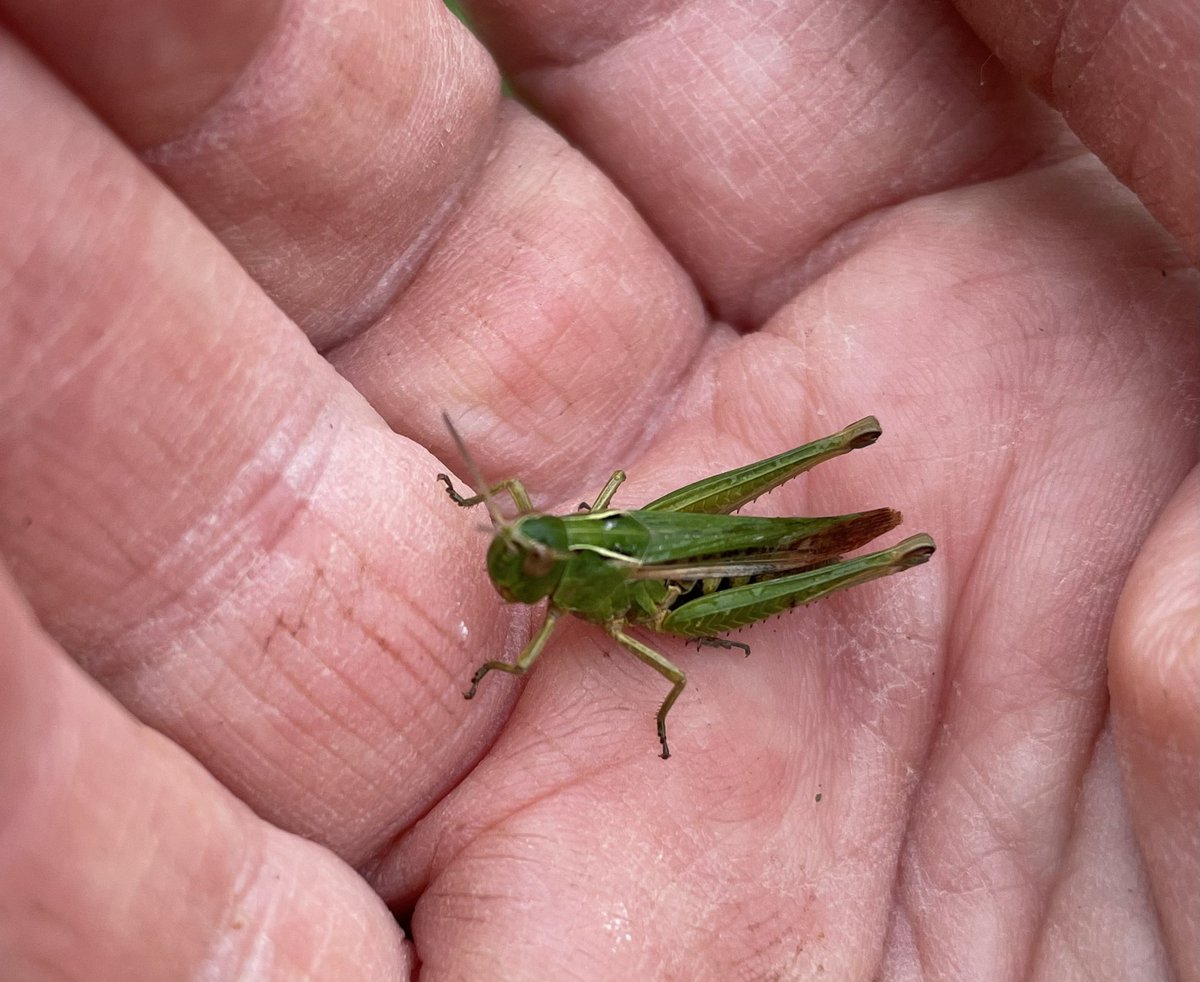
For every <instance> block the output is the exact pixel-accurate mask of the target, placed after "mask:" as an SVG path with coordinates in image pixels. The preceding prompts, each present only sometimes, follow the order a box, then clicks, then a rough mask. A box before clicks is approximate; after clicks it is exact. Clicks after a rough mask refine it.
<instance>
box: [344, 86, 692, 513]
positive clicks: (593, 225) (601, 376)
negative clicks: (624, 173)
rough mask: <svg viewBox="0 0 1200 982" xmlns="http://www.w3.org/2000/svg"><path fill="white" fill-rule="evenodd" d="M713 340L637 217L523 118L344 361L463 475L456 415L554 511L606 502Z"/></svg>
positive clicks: (515, 116)
mask: <svg viewBox="0 0 1200 982" xmlns="http://www.w3.org/2000/svg"><path fill="white" fill-rule="evenodd" d="M706 330H707V324H706V321H705V318H704V315H703V311H702V309H701V307H700V304H699V301H698V299H697V297H696V294H695V291H694V290H693V288H692V286H691V284H690V283H689V282H688V281H687V279H686V277H685V276H683V274H682V273H681V271H680V270H679V268H678V266H677V265H676V264H675V262H674V260H673V259H672V258H671V256H670V255H669V254H668V253H667V251H666V250H665V249H663V247H662V245H661V244H660V243H659V242H657V241H656V240H655V239H654V237H653V236H652V235H651V234H650V231H649V230H648V229H647V228H646V226H645V224H644V223H643V222H642V221H641V219H640V218H639V217H638V215H637V214H636V212H635V211H634V210H633V208H631V207H630V205H629V202H628V201H626V200H625V199H624V198H623V197H622V196H621V195H620V194H619V193H618V192H617V191H616V190H615V189H614V188H613V187H612V186H611V185H610V184H609V183H608V182H607V181H606V180H604V179H603V178H602V177H601V176H600V175H599V174H597V172H596V170H595V168H594V167H593V166H592V165H591V164H589V163H588V162H587V160H585V159H584V158H583V157H582V156H581V155H580V154H579V153H578V152H576V151H574V150H572V149H571V148H569V147H568V146H566V145H565V144H564V143H563V141H562V139H561V138H560V137H558V136H557V135H555V134H554V133H552V132H550V131H549V130H548V129H547V128H546V126H545V124H544V123H542V122H540V121H538V120H535V119H533V118H532V117H530V116H529V114H528V113H527V112H526V111H524V110H523V109H520V108H518V107H512V108H510V109H509V110H508V111H506V112H505V113H504V114H503V115H502V120H501V124H500V126H499V128H498V129H497V132H496V148H495V152H494V154H493V156H492V157H491V159H490V160H489V162H488V164H487V166H486V167H485V169H484V171H483V173H482V174H481V175H480V178H479V181H478V184H477V186H476V187H475V188H474V189H473V190H472V191H471V193H470V195H469V196H468V198H467V199H466V200H465V201H464V203H463V208H462V210H461V211H460V212H459V214H458V215H457V216H456V217H455V219H454V220H453V221H452V222H451V224H450V226H449V228H448V229H447V231H446V234H445V235H444V236H443V238H442V241H441V242H440V243H439V244H438V246H437V248H436V249H435V250H434V252H433V254H432V255H431V256H430V258H429V261H428V262H427V263H426V264H425V266H424V267H423V268H422V270H421V272H420V273H419V274H418V276H417V277H416V279H415V280H414V281H413V283H412V284H411V286H410V287H409V289H408V290H407V291H406V292H405V294H404V296H403V297H401V298H399V299H398V300H397V301H396V303H395V304H394V305H393V307H392V308H391V310H389V311H388V313H387V314H385V315H384V316H383V317H381V318H380V320H379V321H378V322H377V323H376V324H374V325H373V326H372V327H371V328H369V329H368V330H366V331H364V332H363V333H362V334H360V335H359V336H358V337H356V338H355V339H353V340H352V341H349V342H347V343H346V344H344V345H342V346H341V347H339V348H337V349H335V350H332V351H331V352H329V357H330V360H331V361H332V363H333V364H334V365H335V366H336V367H337V368H338V369H339V371H341V372H342V373H343V374H345V376H346V377H347V378H348V379H350V380H351V381H352V382H354V384H355V386H356V387H357V388H358V389H359V391H361V392H362V393H363V394H364V395H365V396H366V397H367V398H368V399H369V400H370V401H371V403H372V405H373V406H375V407H376V408H377V409H378V410H379V412H380V413H381V414H382V415H383V416H384V418H385V419H387V420H388V422H389V423H390V424H391V425H392V426H393V428H395V429H397V430H399V431H400V432H403V433H406V434H410V435H413V436H414V437H417V438H419V439H420V441H421V442H422V443H425V444H426V445H428V446H429V447H430V448H431V449H432V450H434V452H435V453H437V454H438V455H439V456H442V457H443V458H446V459H452V457H451V455H452V454H453V448H452V445H451V443H450V440H449V437H448V435H447V433H446V429H445V427H444V426H443V425H442V421H441V418H440V415H441V412H442V411H446V412H448V413H449V414H450V416H451V417H452V418H453V419H454V421H455V425H456V426H457V427H458V428H459V429H460V430H461V431H462V433H463V435H464V437H465V438H466V441H467V444H468V446H469V447H471V448H472V449H473V451H474V453H475V454H476V456H477V457H478V458H479V463H480V466H481V467H482V468H483V471H484V473H485V475H486V476H488V477H489V478H490V479H493V480H500V479H503V478H507V477H519V478H521V479H522V480H525V481H528V482H529V486H530V487H531V488H532V489H535V490H536V491H537V492H538V493H539V494H540V495H542V496H544V497H542V499H541V500H543V501H546V502H553V501H557V500H559V499H561V498H569V497H574V496H578V495H584V496H586V495H588V494H592V493H594V488H593V486H596V487H598V486H599V485H600V484H601V483H603V481H604V480H605V479H606V478H607V477H608V474H609V473H611V471H612V467H613V466H615V465H613V464H612V462H613V461H614V460H616V461H623V460H626V459H628V456H629V455H630V453H631V452H633V451H634V450H635V449H636V448H637V447H638V446H639V444H640V443H642V442H643V441H644V440H645V438H646V423H645V421H646V419H647V418H650V419H653V418H655V417H657V416H660V415H661V414H662V413H663V411H664V409H665V408H666V407H667V406H669V405H670V404H671V403H672V401H673V400H674V399H675V398H676V397H677V394H678V389H679V386H680V384H681V380H682V379H683V378H685V377H686V375H687V374H688V372H689V371H691V370H692V369H693V368H694V365H695V360H696V358H697V355H698V352H699V351H700V350H701V349H702V348H703V346H704V344H705V343H706V340H707V333H706ZM606 468H607V470H606Z"/></svg>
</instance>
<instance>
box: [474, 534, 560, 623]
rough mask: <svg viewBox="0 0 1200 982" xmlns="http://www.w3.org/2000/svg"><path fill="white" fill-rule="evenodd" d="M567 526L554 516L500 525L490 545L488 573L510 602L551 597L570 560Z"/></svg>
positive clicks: (534, 601) (502, 594)
mask: <svg viewBox="0 0 1200 982" xmlns="http://www.w3.org/2000/svg"><path fill="white" fill-rule="evenodd" d="M566 555H567V529H566V526H565V525H564V524H563V522H562V519H560V518H555V517H554V516H553V515H525V516H523V517H521V518H518V519H517V520H516V521H514V522H512V523H511V524H509V523H506V524H503V525H500V526H499V527H498V528H497V530H496V537H495V538H494V539H492V544H491V546H490V547H489V548H488V556H487V566H488V575H489V576H490V577H491V578H492V583H493V584H494V585H495V587H496V592H497V593H499V594H500V596H502V597H503V598H504V599H505V600H507V601H509V602H510V603H514V602H515V603H523V604H532V603H537V602H538V601H539V600H541V599H542V598H543V597H548V596H550V594H551V593H553V592H554V588H555V587H556V586H558V581H559V579H560V578H561V577H562V573H563V569H564V568H565V566H566V563H567V560H566V558H565V557H566Z"/></svg>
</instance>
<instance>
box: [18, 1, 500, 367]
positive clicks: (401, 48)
mask: <svg viewBox="0 0 1200 982" xmlns="http://www.w3.org/2000/svg"><path fill="white" fill-rule="evenodd" d="M0 10H2V11H3V12H4V14H5V15H6V17H7V18H8V19H9V20H10V21H11V22H12V23H13V24H14V25H15V26H16V27H17V28H18V29H19V31H20V32H21V33H22V34H23V35H24V36H25V37H27V38H29V39H30V40H31V41H32V43H33V44H34V46H35V47H36V48H37V50H39V51H40V52H42V53H43V54H44V55H45V57H46V58H47V60H48V61H49V63H50V64H51V65H52V67H53V68H54V70H55V71H57V72H58V73H60V74H61V75H63V76H64V77H66V78H67V79H68V80H69V81H70V82H71V83H72V84H73V85H74V87H75V88H76V90H77V91H78V92H79V93H81V95H82V96H83V98H84V99H86V100H88V101H89V102H90V103H91V104H92V105H93V107H94V108H95V109H97V110H98V111H99V112H100V113H102V114H103V115H104V117H105V119H106V120H107V121H108V122H109V123H110V124H111V125H112V126H113V127H114V128H115V129H116V130H117V131H118V132H119V133H121V134H122V135H123V136H124V137H125V138H126V139H127V140H128V141H129V142H130V143H131V144H132V145H133V146H134V147H135V149H137V150H139V151H141V152H142V153H143V155H144V156H145V157H146V158H147V159H148V160H150V161H152V162H153V164H154V166H155V167H156V168H157V169H158V171H159V172H160V173H161V174H162V175H163V176H164V178H165V179H166V181H167V182H168V183H169V184H170V185H171V186H172V187H173V188H175V190H176V191H177V192H178V193H179V195H180V196H181V197H182V198H183V199H184V201H186V202H187V204H188V206H189V207H190V208H191V209H192V210H193V211H194V212H195V213H196V214H197V215H199V216H200V217H201V219H202V220H203V221H204V222H205V223H206V224H207V225H208V226H209V228H211V229H212V230H213V231H214V232H215V233H216V234H217V235H218V237H220V238H221V239H222V241H224V242H225V244H226V245H227V247H228V248H229V249H230V250H231V251H232V252H233V254H234V255H235V256H236V257H237V258H238V260H239V261H240V262H241V263H242V265H243V266H245V268H246V269H247V270H248V271H249V272H250V274H251V275H252V276H253V277H254V279H255V280H257V282H259V283H260V284H261V285H262V286H263V287H264V288H265V289H266V291H267V293H268V294H269V295H270V296H271V297H272V298H273V299H274V300H275V301H276V302H277V303H278V304H279V305H280V306H281V307H282V308H283V309H284V310H285V311H286V312H287V313H288V314H289V315H291V316H292V317H293V319H295V320H296V321H297V322H298V323H300V324H301V325H302V326H303V327H304V328H305V330H306V331H307V332H308V333H309V335H310V336H311V337H312V338H313V340H314V341H315V342H316V343H317V344H318V345H321V346H324V345H327V344H329V343H332V342H333V341H335V340H336V339H338V338H342V337H346V336H348V335H350V334H352V333H353V332H354V331H355V330H357V329H358V328H360V327H361V326H363V325H364V324H366V323H369V322H370V321H371V320H372V319H373V318H374V317H375V316H377V315H378V313H379V312H380V311H381V310H382V309H384V308H385V307H386V306H387V304H388V302H389V301H390V300H391V298H392V297H393V296H394V295H395V294H396V293H398V292H400V291H401V290H402V289H403V287H404V285H405V284H406V283H407V281H408V280H409V279H410V278H411V277H412V276H413V275H414V273H415V272H416V270H417V269H418V268H419V267H420V265H421V263H422V261H423V260H424V258H425V256H426V254H427V253H428V251H429V249H430V247H431V246H432V245H433V243H434V242H435V241H436V240H437V237H438V235H439V233H440V231H441V229H442V227H443V225H444V224H445V222H446V220H447V218H448V217H449V216H450V215H451V214H452V212H453V210H454V207H455V203H456V200H457V198H458V196H459V194H460V193H461V191H462V189H463V188H464V187H466V186H467V185H466V177H467V175H469V173H470V172H471V170H472V169H473V168H475V167H477V166H478V165H479V164H480V163H482V159H483V156H484V155H485V153H486V152H487V149H488V144H489V140H490V130H491V117H492V114H493V113H494V111H495V103H496V100H497V98H498V96H499V85H498V83H497V80H496V74H495V69H494V67H493V66H492V64H491V62H490V59H488V57H487V55H486V54H485V53H484V52H483V50H482V49H481V48H480V47H479V45H478V44H477V43H476V42H475V41H474V39H473V38H472V37H471V35H470V34H469V33H468V32H467V31H466V30H465V29H464V28H463V27H462V25H461V24H459V23H458V22H457V21H456V20H455V19H454V18H453V17H452V16H451V15H450V13H449V12H448V11H447V10H446V9H445V8H444V6H443V5H442V4H440V3H431V2H423V0H415V2H409V3H400V4H397V3H384V2H372V3H369V4H365V5H364V4H362V3H357V2H352V0H305V2H301V3H280V2H279V0H249V2H246V3H238V2H226V3H219V4H213V3H211V2H210V0H161V2H160V0H152V2H146V0H121V2H118V3H113V2H109V0H84V2H81V3H74V2H66V0H54V2H49V3H43V2H41V0H4V2H3V3H2V4H0ZM148 53H150V54H152V56H148Z"/></svg>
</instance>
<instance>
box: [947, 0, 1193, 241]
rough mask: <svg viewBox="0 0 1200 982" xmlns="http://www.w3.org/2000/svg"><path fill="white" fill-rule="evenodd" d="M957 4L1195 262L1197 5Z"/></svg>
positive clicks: (1162, 0)
mask: <svg viewBox="0 0 1200 982" xmlns="http://www.w3.org/2000/svg"><path fill="white" fill-rule="evenodd" d="M956 6H957V7H958V8H959V9H960V10H962V12H963V16H965V17H966V18H967V19H968V20H969V21H970V22H971V25H972V26H973V27H974V28H975V29H976V30H977V31H978V32H979V35H980V37H982V38H983V39H984V41H986V42H988V43H989V44H991V45H992V47H993V48H994V49H995V50H996V53H997V55H998V56H999V57H1000V58H1001V59H1002V60H1003V61H1004V63H1005V65H1007V66H1008V67H1009V68H1010V69H1011V70H1012V71H1013V72H1015V73H1016V74H1017V75H1018V76H1019V77H1020V78H1021V79H1022V80H1024V81H1025V82H1027V83H1028V84H1029V85H1031V86H1032V87H1033V88H1035V89H1037V90H1038V91H1040V92H1041V93H1042V94H1043V95H1044V96H1045V97H1046V98H1047V99H1048V100H1049V101H1050V102H1051V104H1053V105H1054V106H1056V107H1057V108H1058V109H1059V110H1061V111H1062V113H1063V116H1064V117H1065V118H1066V120H1067V122H1068V123H1069V124H1070V125H1071V128H1072V129H1073V130H1074V131H1075V132H1076V133H1077V134H1078V135H1079V136H1080V137H1081V138H1082V139H1083V141H1084V143H1086V144H1087V145H1088V146H1089V147H1090V148H1091V149H1092V150H1094V151H1095V152H1096V153H1097V154H1099V156H1100V157H1101V159H1103V160H1104V162H1105V163H1106V164H1107V165H1108V167H1109V168H1110V169H1111V170H1112V171H1113V173H1115V174H1116V175H1117V176H1118V177H1119V178H1120V179H1121V180H1122V181H1123V182H1124V183H1125V184H1127V185H1128V186H1129V187H1131V188H1133V190H1134V191H1136V192H1137V194H1138V197H1140V198H1141V199H1142V201H1143V203H1144V204H1145V205H1146V207H1147V208H1149V209H1150V211H1151V212H1152V213H1153V214H1154V215H1155V216H1156V217H1157V218H1158V219H1159V220H1160V221H1161V222H1162V223H1163V224H1164V225H1165V226H1166V227H1167V228H1168V229H1169V230H1170V231H1171V232H1172V233H1173V234H1174V235H1175V236H1176V238H1178V239H1179V241H1180V242H1181V243H1182V244H1183V246H1184V248H1185V249H1186V250H1187V252H1188V254H1189V255H1190V256H1191V258H1192V261H1193V262H1194V263H1195V262H1200V157H1198V156H1197V154H1196V146H1197V144H1198V143H1200V105H1198V103H1200V24H1198V23H1197V18H1196V6H1195V4H1193V3H1190V2H1188V0H1143V2H1139V3H1086V4H1074V5H1062V4H1058V3H1024V2H1020V3H993V2H991V0H988V2H986V3H981V2H978V0H960V2H958V3H957V4H956Z"/></svg>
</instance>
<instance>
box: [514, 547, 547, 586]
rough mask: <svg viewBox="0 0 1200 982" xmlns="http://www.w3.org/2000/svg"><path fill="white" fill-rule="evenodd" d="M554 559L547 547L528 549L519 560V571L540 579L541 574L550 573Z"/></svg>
mask: <svg viewBox="0 0 1200 982" xmlns="http://www.w3.org/2000/svg"><path fill="white" fill-rule="evenodd" d="M555 561H556V560H555V558H554V553H552V552H551V551H550V550H549V549H535V550H530V551H529V552H527V553H525V556H524V558H523V559H522V560H521V572H522V573H524V574H525V575H526V576H528V577H529V578H530V579H534V580H540V579H541V578H542V577H543V576H549V575H550V571H551V570H552V569H554V563H555Z"/></svg>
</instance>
